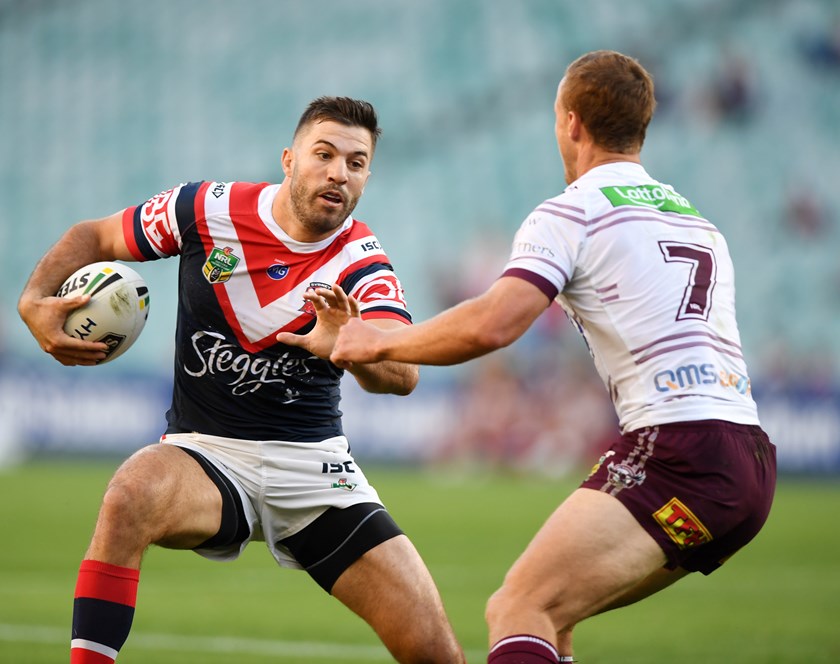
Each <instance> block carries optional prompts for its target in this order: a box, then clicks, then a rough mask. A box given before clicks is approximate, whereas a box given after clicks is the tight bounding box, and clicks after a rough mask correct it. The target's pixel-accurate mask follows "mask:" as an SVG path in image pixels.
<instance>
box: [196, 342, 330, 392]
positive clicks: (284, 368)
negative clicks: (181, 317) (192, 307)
mask: <svg viewBox="0 0 840 664" xmlns="http://www.w3.org/2000/svg"><path fill="white" fill-rule="evenodd" d="M191 341H192V348H193V351H195V355H194V357H195V358H196V359H197V361H198V364H197V365H195V366H188V365H187V362H188V361H189V362H192V360H189V359H188V360H185V362H184V371H185V372H186V373H187V374H189V375H190V376H193V377H195V378H204V377H209V378H210V379H211V380H216V381H219V383H218V384H220V385H225V386H226V387H227V388H229V389H230V394H231V395H232V396H234V397H240V396H243V395H246V394H251V393H252V392H256V391H257V390H258V389H260V388H261V387H262V386H263V385H268V384H269V383H288V382H289V380H288V379H289V378H291V377H297V378H298V380H300V377H301V376H305V375H307V374H311V373H312V371H313V370H312V369H311V368H310V366H309V365H310V363H311V362H313V361H317V358H315V359H313V358H301V357H292V356H291V353H289V352H286V353H283V354H282V355H280V356H279V357H277V358H276V359H271V358H266V357H257V356H255V355H251V354H250V353H246V352H243V351H242V349H241V348H239V347H238V346H237V345H236V344H232V343H230V342H229V341H227V340H226V339H225V337H224V336H222V335H221V334H219V333H217V332H205V331H198V332H196V333H195V334H193V335H192V339H191ZM237 351H240V352H239V353H238V354H236V352H237ZM299 398H300V392H299V391H298V390H297V389H295V388H293V387H288V386H287V387H286V388H285V390H283V401H282V403H284V404H289V403H292V402H294V401H297V400H298V399H299Z"/></svg>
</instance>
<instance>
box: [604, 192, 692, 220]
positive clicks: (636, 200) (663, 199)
mask: <svg viewBox="0 0 840 664" xmlns="http://www.w3.org/2000/svg"><path fill="white" fill-rule="evenodd" d="M601 193H602V194H604V196H606V197H607V200H609V202H610V203H612V205H613V207H618V206H620V205H635V206H638V207H646V208H651V209H653V210H662V211H663V212H676V213H677V214H688V215H691V216H692V217H699V216H700V213H699V212H698V211H697V209H696V208H695V207H694V206H693V205H692V204H691V203H689V201H688V199H687V198H685V197H684V196H680V195H679V194H678V193H677V192H676V191H674V190H673V189H670V188H668V187H664V186H662V185H659V184H640V185H637V186H626V187H602V188H601Z"/></svg>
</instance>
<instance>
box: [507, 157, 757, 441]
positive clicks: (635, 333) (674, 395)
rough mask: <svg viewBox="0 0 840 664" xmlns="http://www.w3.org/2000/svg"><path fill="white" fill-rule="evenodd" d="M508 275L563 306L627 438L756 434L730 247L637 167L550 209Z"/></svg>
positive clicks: (528, 234)
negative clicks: (633, 434)
mask: <svg viewBox="0 0 840 664" xmlns="http://www.w3.org/2000/svg"><path fill="white" fill-rule="evenodd" d="M504 274H505V275H506V276H516V277H521V278H523V279H526V280H528V281H529V282H531V283H533V284H534V285H536V286H537V287H539V288H540V289H541V290H542V291H543V292H544V293H546V294H547V295H548V296H549V297H550V298H552V299H556V301H557V302H558V303H559V304H560V305H561V306H562V307H563V309H564V310H565V311H566V313H567V314H568V316H569V318H570V319H571V320H572V322H573V323H574V324H575V325H576V327H577V328H578V330H579V331H580V332H581V334H582V335H583V337H584V339H585V340H586V343H587V345H588V346H589V350H590V352H591V354H592V356H593V358H594V360H595V365H596V368H597V370H598V373H599V374H600V376H601V378H602V379H603V381H604V383H605V384H606V386H607V389H608V391H609V393H610V396H611V398H612V400H613V403H614V404H615V408H616V412H617V414H618V416H619V422H620V426H621V430H622V431H623V432H626V431H633V430H635V429H638V428H641V427H646V426H654V425H657V424H664V423H666V422H681V421H696V420H707V419H718V420H726V421H730V422H737V423H741V424H758V416H757V413H756V406H755V402H754V401H753V399H752V395H751V388H750V380H749V377H748V374H747V367H746V364H745V362H744V357H743V354H742V351H741V340H740V335H739V333H738V327H737V324H736V322H735V281H734V272H733V268H732V260H731V258H730V256H729V250H728V248H727V245H726V240H725V239H724V238H723V235H721V233H720V231H719V230H718V229H717V228H716V227H715V226H714V225H713V224H712V223H710V222H709V221H708V220H706V219H704V218H703V217H702V216H701V215H700V213H699V212H698V211H697V210H696V209H695V208H694V207H693V206H692V205H691V203H689V201H688V200H686V199H685V198H684V197H683V196H680V195H679V194H678V193H676V192H675V191H674V189H673V188H672V187H671V186H669V185H665V184H662V183H660V182H657V181H656V180H653V179H652V178H651V177H650V176H649V175H648V174H647V173H646V172H645V170H644V168H643V167H642V166H640V165H639V164H634V163H629V162H618V163H612V164H607V165H604V166H599V167H597V168H594V169H592V170H590V171H588V172H587V173H585V174H584V175H583V176H581V177H580V178H578V179H577V180H576V181H575V182H573V183H572V184H571V185H570V186H569V187H568V188H567V189H566V190H565V191H564V192H563V193H562V194H561V195H559V196H557V197H555V198H551V199H549V200H547V201H545V202H544V203H542V204H540V205H539V206H538V207H537V208H536V209H535V210H534V211H533V212H532V213H531V214H530V215H529V216H528V217H527V219H525V221H524V222H523V224H522V226H521V227H520V229H519V231H518V232H517V234H516V237H515V238H514V241H513V249H512V253H511V257H510V260H509V261H508V264H507V266H506V267H505V272H504Z"/></svg>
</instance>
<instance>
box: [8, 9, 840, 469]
mask: <svg viewBox="0 0 840 664" xmlns="http://www.w3.org/2000/svg"><path fill="white" fill-rule="evenodd" d="M595 48H613V49H617V50H622V51H624V52H627V53H630V54H632V55H634V56H636V57H638V58H639V59H640V60H641V61H642V63H643V64H645V65H646V66H647V67H648V68H649V69H650V70H651V71H652V72H653V73H654V74H655V76H656V80H657V91H658V92H657V94H658V98H659V99H658V101H659V108H658V113H657V117H656V118H655V119H654V123H653V126H652V128H651V130H650V135H649V139H648V143H647V146H646V149H645V151H644V153H643V157H644V158H645V160H646V165H647V167H648V169H649V171H650V172H651V173H652V174H653V175H654V176H655V177H659V178H661V179H664V180H666V181H668V182H671V183H673V184H674V185H675V186H676V188H677V189H678V190H679V191H680V192H681V193H683V194H684V195H685V196H687V197H688V198H689V199H690V200H691V201H692V202H694V204H695V205H696V206H697V207H698V208H699V209H700V210H701V212H703V213H704V214H705V215H706V216H708V217H709V218H710V219H712V220H713V221H714V222H715V223H716V224H717V225H718V226H719V227H720V228H721V229H722V230H723V231H724V233H725V234H726V236H727V237H728V239H729V241H730V244H731V248H732V253H733V255H734V259H735V264H736V276H737V279H738V280H737V285H738V309H739V312H738V313H739V317H740V323H741V327H742V336H743V342H744V345H745V348H746V355H747V360H748V362H749V366H750V367H751V374H752V383H753V389H754V392H755V394H756V397H757V400H758V401H759V406H760V409H761V415H762V418H763V420H764V422H765V425H766V428H768V429H769V431H770V433H771V434H772V435H773V437H774V439H775V440H776V442H777V444H778V445H779V447H780V452H781V462H782V466H783V468H784V469H785V470H788V471H791V472H797V473H801V472H805V473H822V474H824V473H836V472H838V471H840V399H839V398H838V397H840V392H838V380H837V378H838V374H837V371H838V367H837V358H838V352H839V351H840V315H838V311H840V265H839V264H838V261H837V259H836V256H837V247H838V237H839V236H840V218H839V217H838V208H837V206H835V205H834V204H833V195H834V194H835V193H836V191H837V178H838V173H840V8H838V6H837V4H836V3H835V2H831V1H829V0H795V1H792V0H791V1H787V0H761V1H750V0H741V1H739V2H726V1H724V0H678V1H674V0H671V1H667V2H666V1H665V0H650V1H649V2H645V3H640V4H639V6H634V7H633V8H632V10H630V9H629V8H628V7H627V6H626V5H624V4H622V3H619V2H617V1H613V0H593V1H592V2H588V3H573V2H560V1H558V0H523V1H522V2H504V3H502V2H485V1H483V0H460V1H459V2H446V1H444V0H426V1H424V2H422V3H409V2H388V1H385V0H356V1H355V2H341V1H340V0H319V2H318V5H317V9H315V8H314V7H313V5H312V4H311V3H307V2H294V1H291V0H248V1H247V2H243V3H230V2H221V1H219V0H204V1H201V2H198V1H196V0H177V1H175V2H169V1H167V0H147V1H146V2H142V3H133V2H132V3H128V2H113V1H111V0H64V1H61V2H58V1H53V0H2V1H0V84H1V85H0V90H2V92H0V136H2V139H0V141H1V142H2V145H3V151H2V152H3V159H2V163H0V199H1V200H2V202H3V204H2V206H0V221H2V223H1V224H0V243H2V246H3V248H4V254H5V255H4V260H3V264H4V266H5V269H4V273H5V275H6V281H5V287H4V289H3V291H2V292H0V311H2V316H0V416H2V421H3V427H2V433H1V434H0V450H2V452H0V456H2V457H4V458H6V459H7V460H12V459H14V458H25V457H28V456H32V455H36V456H44V455H51V454H115V455H120V456H121V455H124V454H126V453H128V452H130V451H131V450H133V449H135V448H136V447H138V446H140V445H141V444H143V443H145V442H147V441H150V440H154V439H155V438H156V437H157V435H158V434H159V432H160V430H161V427H162V425H163V412H164V410H165V407H166V404H167V399H168V391H169V383H168V374H169V370H170V365H171V356H172V336H173V329H174V310H175V295H176V287H175V274H176V265H175V261H164V262H160V263H156V264H145V265H140V266H139V267H138V269H139V270H140V271H141V273H142V274H143V276H144V277H145V278H146V279H147V281H148V283H149V285H150V288H151V294H152V307H151V314H150V319H149V323H148V326H147V328H146V331H145V332H144V334H143V336H142V337H141V339H140V340H139V342H138V343H137V345H136V346H135V347H134V348H133V349H132V351H131V352H130V353H128V354H127V355H126V356H124V357H123V358H121V359H120V360H119V361H118V362H115V363H114V364H113V365H108V366H103V367H100V368H96V369H64V368H61V367H59V366H58V365H56V364H55V363H54V362H53V361H52V360H50V359H49V358H47V357H46V356H45V355H44V354H43V353H41V352H40V350H39V349H38V348H37V346H36V344H35V343H34V342H33V340H32V339H31V337H29V335H28V332H27V330H26V329H25V326H23V325H22V324H21V322H20V320H19V318H18V317H17V315H16V312H15V304H16V299H17V296H18V294H19V292H20V290H21V288H22V286H23V284H24V281H25V280H26V278H27V276H28V274H29V272H30V271H31V269H32V267H33V265H34V263H35V261H36V259H37V258H38V257H39V256H40V255H42V254H43V252H44V251H45V250H46V249H47V248H48V247H49V246H50V244H51V243H52V242H54V241H55V240H56V239H57V238H58V237H59V235H60V234H61V233H62V232H63V231H64V230H65V229H66V228H67V227H68V226H69V225H70V224H72V223H74V222H76V221H79V220H81V219H85V218H92V217H98V216H103V215H106V214H109V213H111V212H113V211H115V210H117V209H120V208H122V207H125V206H127V205H129V204H136V203H139V202H141V201H143V200H145V199H146V198H148V197H150V196H151V195H153V194H155V193H157V192H159V191H161V190H163V189H167V188H169V187H171V186H173V185H175V184H177V183H180V182H183V181H189V180H200V179H210V180H213V179H215V180H232V179H242V180H255V181H263V180H269V181H277V180H278V179H279V178H280V177H281V172H280V167H279V158H280V153H281V151H282V149H283V147H285V146H286V145H287V144H288V141H289V138H290V135H291V131H292V129H293V127H294V124H295V122H296V120H297V118H298V116H299V114H300V112H301V111H302V109H303V107H304V106H305V104H306V103H308V102H309V101H310V100H311V99H312V98H314V97H316V96H319V95H322V94H341V95H351V96H358V97H362V98H366V99H368V100H370V101H372V102H373V103H374V104H375V106H376V107H377V108H378V110H379V113H380V116H381V123H382V125H383V127H384V136H383V139H382V141H381V143H380V147H379V149H378V154H377V156H376V160H375V162H374V165H373V170H374V177H373V179H372V181H371V184H370V185H369V186H368V190H367V193H366V194H365V197H364V198H363V199H362V201H361V204H360V206H359V208H358V209H357V216H358V217H359V218H361V219H363V220H366V221H368V222H370V223H371V224H372V225H373V227H374V228H375V229H376V230H377V233H378V235H379V236H380V239H381V240H382V242H383V244H384V246H385V248H386V250H387V251H388V252H389V254H390V255H391V257H392V259H393V261H394V264H395V266H396V268H397V270H398V273H399V274H400V275H401V277H402V280H403V282H404V285H405V287H406V291H407V295H408V298H409V303H410V305H411V307H412V310H413V313H414V314H415V316H416V318H417V319H424V318H426V317H429V316H430V315H432V314H433V313H435V312H436V311H438V310H440V309H441V308H443V307H445V306H447V305H449V304H451V303H452V302H454V301H457V300H459V299H461V298H463V297H465V296H468V295H471V294H474V293H476V292H478V291H479V290H481V289H483V288H484V286H486V285H487V284H488V283H490V282H491V281H492V280H493V279H494V278H495V277H496V276H497V275H498V273H499V270H500V268H501V265H502V264H503V263H504V260H505V259H506V257H507V252H508V247H509V242H510V239H511V237H512V234H513V232H514V230H515V229H516V228H517V227H518V225H519V223H520V222H521V220H522V219H523V218H524V217H525V216H526V215H527V214H528V212H529V211H530V210H531V209H532V208H533V207H534V206H535V205H536V204H537V203H539V202H540V201H542V200H544V199H545V198H547V197H549V196H552V195H554V194H556V193H557V192H559V191H560V190H561V189H562V187H563V186H564V184H563V180H562V166H561V162H560V158H559V156H558V155H557V150H556V147H555V145H554V141H553V138H552V136H553V134H552V127H553V113H552V103H553V98H554V93H555V88H556V84H557V82H558V79H559V78H560V76H561V75H562V72H563V69H564V67H565V65H566V64H567V63H568V62H569V61H571V60H572V59H573V58H575V57H576V56H577V55H579V54H580V53H582V52H584V51H587V50H591V49H595ZM344 410H345V412H346V415H347V428H348V432H349V433H350V434H351V435H352V436H353V438H354V440H355V443H354V448H355V449H356V451H357V453H359V454H361V455H363V456H369V457H372V458H375V459H384V460H393V461H411V462H416V461H418V460H420V461H428V462H431V461H443V462H447V463H453V464H459V463H460V464H464V465H467V466H469V465H471V464H474V463H481V464H484V465H488V466H497V465H498V466H503V467H507V466H517V467H520V468H524V469H529V468H534V469H542V470H546V469H549V471H550V472H554V473H562V472H564V471H565V470H566V469H568V468H569V467H571V466H574V465H575V464H576V463H578V462H579V461H580V459H581V458H582V457H585V456H586V455H587V453H589V452H590V451H591V448H592V447H593V446H597V445H598V444H600V443H601V442H602V440H603V439H604V437H607V436H611V435H613V433H614V426H613V419H612V417H613V416H612V414H611V409H610V407H609V405H608V404H607V403H606V400H605V393H604V390H603V388H602V387H601V385H600V383H599V382H598V380H597V378H596V376H595V374H594V370H593V369H592V367H591V366H590V364H589V360H588V358H587V357H586V356H585V350H584V347H583V344H582V342H581V341H580V340H579V338H578V337H577V335H576V333H574V332H573V330H572V328H571V326H570V325H569V324H568V323H567V321H566V320H565V318H564V316H563V315H562V314H561V313H559V310H552V311H550V312H549V313H548V314H546V315H545V316H544V318H543V320H542V321H541V323H540V325H539V326H538V328H537V329H535V330H533V331H532V332H530V333H529V334H528V336H527V337H526V338H525V339H523V340H521V341H520V342H519V343H518V344H516V345H515V347H513V348H512V349H510V350H508V351H505V352H502V353H498V354H497V355H496V356H494V357H491V358H489V359H486V360H484V361H481V362H474V363H472V364H469V365H467V366H464V367H459V368H456V369H446V370H445V369H426V370H425V371H424V381H423V385H422V387H421V388H420V389H419V390H418V392H417V393H416V394H415V395H414V396H412V397H411V398H409V399H398V398H394V399H389V398H382V397H374V398H370V397H367V396H366V395H364V394H360V393H359V392H358V390H356V389H354V386H353V385H348V386H347V388H346V397H345V408H344Z"/></svg>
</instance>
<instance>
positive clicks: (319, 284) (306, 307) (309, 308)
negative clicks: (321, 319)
mask: <svg viewBox="0 0 840 664" xmlns="http://www.w3.org/2000/svg"><path fill="white" fill-rule="evenodd" d="M316 288H326V289H327V290H332V286H330V285H329V284H325V283H324V282H323V281H310V282H309V286H308V287H307V288H306V290H314V289H316ZM298 311H302V312H303V313H305V314H309V315H310V316H316V315H317V314H316V312H315V305H314V304H312V303H311V302H310V301H309V300H304V301H303V306H302V307H301V308H300V309H298Z"/></svg>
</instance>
